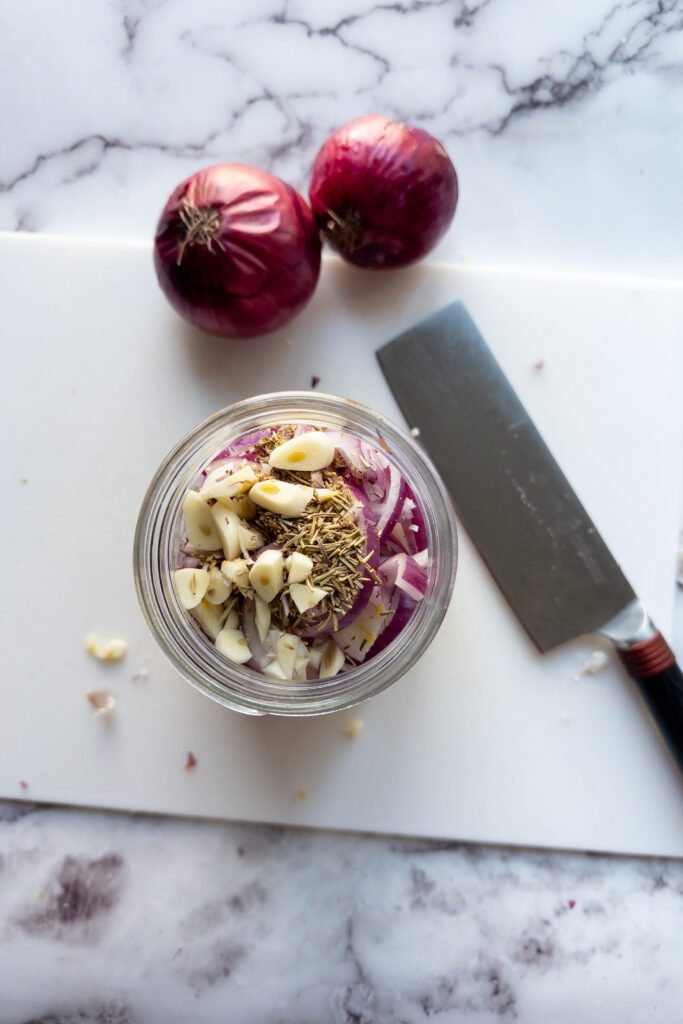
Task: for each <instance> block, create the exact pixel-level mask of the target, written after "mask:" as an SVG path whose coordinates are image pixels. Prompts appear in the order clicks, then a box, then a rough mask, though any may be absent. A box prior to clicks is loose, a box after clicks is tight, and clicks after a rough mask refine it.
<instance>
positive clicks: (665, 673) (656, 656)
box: [617, 633, 683, 772]
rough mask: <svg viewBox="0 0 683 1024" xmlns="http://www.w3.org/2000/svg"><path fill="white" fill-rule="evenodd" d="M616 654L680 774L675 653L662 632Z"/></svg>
mask: <svg viewBox="0 0 683 1024" xmlns="http://www.w3.org/2000/svg"><path fill="white" fill-rule="evenodd" d="M617 652H618V654H619V657H620V658H621V660H622V662H623V664H624V666H625V667H626V671H627V672H628V674H629V675H630V676H631V678H632V679H634V680H635V681H636V683H637V684H638V688H639V689H640V692H641V693H642V695H643V698H644V700H645V703H646V704H647V706H648V708H649V709H650V712H651V714H652V717H653V718H654V720H655V722H656V723H657V725H658V726H659V729H660V730H661V733H662V735H663V737H664V739H665V740H666V743H667V745H668V747H669V750H670V751H671V753H672V754H673V756H674V758H675V760H676V763H677V764H678V767H679V768H680V769H681V771H682V772H683V672H681V670H680V668H679V667H678V664H677V662H676V656H675V654H674V652H673V651H672V650H671V648H670V647H669V645H668V644H667V642H666V640H665V639H664V637H663V636H662V634H661V633H655V634H654V636H651V637H648V638H647V640H640V641H639V642H638V643H635V644H631V646H630V647H617Z"/></svg>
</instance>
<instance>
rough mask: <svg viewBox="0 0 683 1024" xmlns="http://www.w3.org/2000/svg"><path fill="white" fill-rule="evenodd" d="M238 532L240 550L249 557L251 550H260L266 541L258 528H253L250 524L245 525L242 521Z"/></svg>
mask: <svg viewBox="0 0 683 1024" xmlns="http://www.w3.org/2000/svg"><path fill="white" fill-rule="evenodd" d="M237 533H238V537H239V543H240V550H241V552H242V554H243V555H244V556H245V558H246V557H247V555H248V554H249V552H250V551H258V549H259V548H262V547H263V546H264V544H265V543H266V538H265V537H264V536H263V534H262V533H260V532H259V531H258V530H254V529H252V527H250V526H244V525H243V524H242V523H240V524H239V526H238V527H237Z"/></svg>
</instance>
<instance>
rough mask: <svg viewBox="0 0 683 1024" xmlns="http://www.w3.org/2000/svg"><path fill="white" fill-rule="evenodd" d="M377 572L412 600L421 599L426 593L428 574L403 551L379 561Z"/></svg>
mask: <svg viewBox="0 0 683 1024" xmlns="http://www.w3.org/2000/svg"><path fill="white" fill-rule="evenodd" d="M379 573H380V576H382V578H383V579H385V580H387V582H388V583H391V584H393V586H395V587H398V588H399V590H402V591H403V592H404V593H405V594H407V595H408V597H412V599H413V600H414V601H421V600H422V598H423V597H424V596H425V594H426V593H427V586H428V584H429V576H428V575H427V571H426V569H424V568H423V567H422V566H421V565H419V564H418V563H417V562H416V561H415V559H414V558H411V556H410V555H407V554H406V553H405V551H402V552H401V553H400V554H398V555H391V556H390V557H389V558H386V559H385V560H384V561H383V562H380V566H379Z"/></svg>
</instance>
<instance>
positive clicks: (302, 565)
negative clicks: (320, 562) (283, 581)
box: [285, 551, 313, 583]
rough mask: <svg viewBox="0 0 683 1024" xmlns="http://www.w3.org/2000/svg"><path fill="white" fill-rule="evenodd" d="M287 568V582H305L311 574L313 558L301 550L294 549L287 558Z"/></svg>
mask: <svg viewBox="0 0 683 1024" xmlns="http://www.w3.org/2000/svg"><path fill="white" fill-rule="evenodd" d="M285 569H286V570H287V583H303V581H304V580H305V579H306V577H307V576H310V574H311V571H312V569H313V560H312V559H311V558H309V557H308V555H303V554H302V553H301V552H300V551H294V552H293V553H292V554H291V555H290V556H289V558H286V559H285Z"/></svg>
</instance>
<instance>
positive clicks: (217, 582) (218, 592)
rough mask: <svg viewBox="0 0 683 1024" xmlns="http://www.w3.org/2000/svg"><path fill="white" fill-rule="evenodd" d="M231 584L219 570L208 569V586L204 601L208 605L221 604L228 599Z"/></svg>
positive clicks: (214, 568)
mask: <svg viewBox="0 0 683 1024" xmlns="http://www.w3.org/2000/svg"><path fill="white" fill-rule="evenodd" d="M231 590H232V583H231V582H230V580H228V579H226V577H225V576H224V575H223V573H222V572H221V571H220V569H217V568H216V567H215V566H213V567H212V568H211V569H209V586H208V588H207V591H206V595H205V596H206V600H207V601H208V602H209V603H210V604H223V602H224V601H227V599H228V598H229V597H230V591H231Z"/></svg>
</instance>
